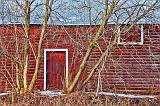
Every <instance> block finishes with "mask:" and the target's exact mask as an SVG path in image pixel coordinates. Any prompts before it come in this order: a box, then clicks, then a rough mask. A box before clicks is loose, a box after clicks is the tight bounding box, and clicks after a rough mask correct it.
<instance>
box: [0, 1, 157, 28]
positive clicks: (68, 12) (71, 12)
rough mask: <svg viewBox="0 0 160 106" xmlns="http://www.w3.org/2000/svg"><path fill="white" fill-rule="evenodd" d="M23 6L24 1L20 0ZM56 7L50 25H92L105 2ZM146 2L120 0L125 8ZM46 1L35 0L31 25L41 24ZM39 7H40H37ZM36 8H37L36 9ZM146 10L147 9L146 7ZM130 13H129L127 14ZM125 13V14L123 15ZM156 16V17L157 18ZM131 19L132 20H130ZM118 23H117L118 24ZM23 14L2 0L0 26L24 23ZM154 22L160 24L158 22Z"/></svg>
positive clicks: (60, 3)
mask: <svg viewBox="0 0 160 106" xmlns="http://www.w3.org/2000/svg"><path fill="white" fill-rule="evenodd" d="M18 1H19V2H20V4H21V5H23V0H18ZM54 1H55V2H54V5H53V7H52V14H51V17H50V19H49V22H48V23H49V24H64V25H90V24H99V23H100V22H101V20H102V16H103V9H104V5H103V0H54ZM138 1H140V2H144V0H127V3H126V2H125V3H124V0H120V2H119V5H122V4H123V6H124V7H126V6H130V5H132V4H133V3H136V2H138ZM153 1H155V0H147V3H148V4H152V3H153ZM43 3H44V0H35V2H34V3H33V5H32V6H31V11H32V12H31V23H33V24H41V23H42V17H43V14H44V5H43ZM124 4H125V5H124ZM37 5H38V6H37ZM35 7H36V8H35ZM146 8H147V7H146ZM144 9H145V7H144ZM133 11H135V14H136V12H137V11H138V10H136V8H132V9H128V10H121V11H118V12H115V13H116V14H114V15H113V17H112V18H111V19H112V20H110V23H114V21H115V20H116V15H118V16H119V17H120V18H119V19H118V21H119V22H120V23H122V22H123V21H125V20H126V18H127V16H128V15H130V14H131V13H132V12H133ZM127 12H128V13H127ZM122 13H123V14H122ZM154 15H155V16H156V17H157V19H158V18H159V17H160V13H159V11H158V10H157V12H155V14H152V15H150V18H148V19H147V21H145V20H146V19H142V20H140V21H139V22H140V23H149V22H151V21H153V19H152V16H154ZM155 16H154V17H155ZM130 19H131V18H130ZM118 21H117V22H118ZM127 21H128V20H127ZM23 22H24V18H23V12H22V10H21V9H20V8H19V6H16V5H15V3H14V0H0V24H12V23H23ZM154 22H157V23H159V21H158V20H154Z"/></svg>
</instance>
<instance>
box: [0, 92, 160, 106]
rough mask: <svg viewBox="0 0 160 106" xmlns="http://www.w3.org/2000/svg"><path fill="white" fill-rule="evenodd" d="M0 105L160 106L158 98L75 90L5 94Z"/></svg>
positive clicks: (0, 100) (0, 99) (0, 98)
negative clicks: (50, 94)
mask: <svg viewBox="0 0 160 106" xmlns="http://www.w3.org/2000/svg"><path fill="white" fill-rule="evenodd" d="M0 106H160V100H159V99H148V98H146V99H130V98H120V97H113V96H102V95H99V96H98V97H96V96H95V94H94V93H85V92H75V93H72V94H69V95H65V96H58V97H46V96H40V95H38V94H36V95H35V94H25V95H14V100H13V96H12V95H6V96H1V97H0Z"/></svg>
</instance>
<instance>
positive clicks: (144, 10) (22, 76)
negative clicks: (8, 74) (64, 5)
mask: <svg viewBox="0 0 160 106" xmlns="http://www.w3.org/2000/svg"><path fill="white" fill-rule="evenodd" d="M85 1H86V0H84V2H85ZM87 1H88V0H87ZM35 2H36V0H25V1H18V0H16V1H15V4H16V6H17V9H19V10H21V14H20V16H21V17H22V19H23V21H24V23H22V27H23V28H24V30H25V34H24V36H23V42H22V43H23V44H24V47H23V49H22V51H23V50H24V53H23V55H22V56H20V54H19V52H20V50H19V49H20V46H21V45H20V43H19V38H18V35H16V34H15V37H13V39H15V42H16V45H15V46H16V51H15V56H11V55H9V54H8V52H7V50H5V48H4V45H3V44H2V41H1V42H0V43H1V45H2V46H1V49H2V50H3V51H1V52H0V53H1V54H3V55H5V56H6V57H7V58H10V59H11V60H12V61H13V62H14V63H15V64H16V85H14V86H16V91H17V93H25V92H31V91H32V90H33V88H34V85H35V81H36V79H37V76H38V72H39V70H40V64H41V58H42V43H43V40H44V38H45V37H46V28H47V23H48V21H49V18H50V19H52V17H50V16H52V15H53V14H51V12H54V11H55V10H54V9H53V6H52V5H53V3H54V0H45V3H44V4H43V3H42V4H38V5H37V6H35V7H34V8H32V9H31V6H32V4H34V3H35ZM94 2H95V3H97V4H98V5H101V7H102V8H101V9H100V11H98V12H97V14H96V15H92V14H91V13H92V12H91V11H92V9H93V6H92V4H91V1H90V0H89V1H88V4H87V5H86V4H85V3H84V5H85V6H84V7H87V8H88V9H89V10H88V11H89V17H87V18H88V19H89V20H90V21H89V24H90V25H94V24H95V23H100V25H99V27H98V30H97V32H96V33H95V35H94V36H93V37H91V39H90V40H89V44H88V47H87V51H86V53H85V55H84V57H83V59H82V62H81V64H80V66H79V69H78V70H77V72H76V76H75V77H74V79H73V81H72V82H70V83H69V86H66V87H67V88H66V92H67V93H71V92H73V91H74V88H76V86H77V85H78V81H79V80H80V77H81V75H82V74H83V73H86V72H85V71H84V70H85V68H86V66H87V63H88V60H89V58H90V56H91V53H92V52H93V50H94V49H96V48H98V49H101V47H100V46H99V44H98V40H99V39H102V38H103V37H104V36H108V39H105V38H104V39H105V40H106V42H107V43H106V46H105V50H104V51H103V50H101V51H102V52H101V56H100V58H99V59H98V61H97V62H96V63H95V65H94V66H93V67H92V68H91V70H90V72H89V74H88V76H87V78H86V79H85V80H84V81H82V82H81V83H82V84H81V86H80V89H81V88H83V87H84V86H85V85H86V84H87V83H88V81H89V80H90V79H91V78H92V76H93V75H94V73H95V72H96V71H97V70H98V68H99V67H103V64H104V62H106V61H107V59H108V57H109V55H110V51H111V50H112V49H114V47H116V45H117V39H118V37H119V36H120V35H121V34H122V33H126V32H128V31H129V30H130V29H132V28H133V27H134V25H135V24H136V23H139V22H141V21H142V22H145V18H146V17H149V16H151V15H152V13H153V12H154V11H156V10H157V9H158V8H159V6H160V1H159V0H153V1H149V0H143V1H142V0H136V1H130V0H104V1H96V0H95V1H93V3H94ZM82 3H83V2H82ZM39 5H44V7H45V9H44V10H45V12H44V15H43V19H42V20H43V22H42V28H41V34H40V35H39V38H40V39H39V41H38V48H37V49H35V48H33V45H32V43H31V40H30V38H31V35H30V30H31V27H30V24H31V18H32V17H31V13H32V12H33V10H35V9H36V8H38V6H39ZM81 7H83V6H81ZM78 9H79V8H78ZM42 13H43V12H42ZM42 13H41V15H42ZM101 13H103V15H102V16H101ZM17 15H18V14H16V17H17ZM20 16H19V17H20ZM60 16H61V15H60ZM39 17H41V16H39ZM62 17H63V16H62ZM92 17H93V18H92ZM98 17H101V19H99V20H98ZM63 18H64V19H65V17H63ZM39 19H41V18H39ZM97 20H98V22H96V21H97ZM23 21H22V22H23ZM110 23H112V24H114V27H113V28H112V33H111V34H110V35H105V29H106V28H107V27H108V25H109V24H110ZM121 24H125V25H122V26H121ZM14 29H15V30H16V27H14ZM119 29H121V30H119ZM91 30H92V28H91ZM91 30H89V31H88V32H87V34H88V35H89V34H90V32H91ZM2 39H3V37H1V40H2ZM30 51H32V53H33V54H34V57H35V62H36V65H35V67H34V74H33V77H32V79H31V82H30V83H29V82H28V78H27V73H28V70H29V55H30Z"/></svg>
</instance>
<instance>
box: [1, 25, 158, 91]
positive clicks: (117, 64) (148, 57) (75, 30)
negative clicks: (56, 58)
mask: <svg viewBox="0 0 160 106" xmlns="http://www.w3.org/2000/svg"><path fill="white" fill-rule="evenodd" d="M113 26H114V25H113ZM31 27H32V28H31V43H32V44H33V48H34V49H36V48H37V44H38V40H39V35H40V27H41V26H37V25H32V26H31ZM97 27H98V26H95V27H93V29H92V30H91V31H90V35H87V32H88V31H89V30H90V29H89V27H88V26H81V27H78V26H65V27H64V26H48V28H47V35H46V38H45V40H44V42H43V48H67V49H68V52H69V58H68V60H69V73H70V74H69V75H70V79H71V80H72V78H73V77H74V75H75V73H76V71H77V69H78V67H79V64H80V62H81V60H82V58H83V56H84V54H85V52H86V48H87V44H88V41H89V39H90V38H93V36H94V35H95V32H96V30H97ZM111 27H112V25H111V26H109V27H107V28H106V30H105V32H104V36H103V38H100V39H99V40H98V42H97V43H98V44H99V46H100V48H101V50H102V51H104V50H105V47H106V45H107V42H108V40H109V35H110V34H111V33H112V29H111ZM15 33H17V35H18V36H19V37H18V41H19V48H23V39H24V38H23V37H22V36H21V35H22V34H23V33H24V30H23V29H22V28H21V27H20V26H18V27H17V31H16V32H15V31H14V30H13V26H1V28H0V36H1V37H2V39H3V41H2V42H3V43H4V46H5V47H6V48H7V50H8V51H9V54H10V55H15V46H14V44H15V38H14V37H13V35H14V34H15ZM0 49H1V48H0ZM35 52H36V50H35ZM110 52H111V55H110V56H109V58H108V60H107V61H106V63H105V68H104V69H103V70H102V72H101V78H102V82H101V84H102V88H103V90H104V91H113V90H114V91H119V90H130V91H132V90H137V91H139V90H144V91H145V90H147V91H152V90H155V89H157V90H158V89H159V88H160V72H159V71H160V25H144V44H143V45H117V47H116V48H115V49H113V50H110ZM19 53H23V50H22V49H20V50H19ZM100 55H101V51H100V50H99V48H95V49H94V50H93V53H92V54H91V56H90V58H89V61H88V63H87V67H86V69H85V71H84V72H85V73H84V74H83V75H82V77H81V79H84V78H85V77H86V75H87V72H89V71H90V70H91V68H92V66H94V65H95V63H96V62H97V60H98V58H99V57H100ZM20 56H22V57H23V55H20ZM51 57H52V56H51ZM5 61H7V62H5ZM29 63H30V64H29V67H30V68H29V72H28V78H29V79H31V77H32V75H33V72H34V66H35V59H34V55H33V52H32V51H30V62H29ZM4 64H5V65H6V66H7V67H6V69H7V70H9V72H10V73H11V75H12V74H13V75H12V76H11V77H15V70H14V64H12V62H11V61H10V60H9V59H8V58H7V59H5V57H4V56H0V72H1V76H0V89H1V91H2V90H4V89H5V88H11V87H10V84H9V82H8V81H7V80H6V78H5V77H4V75H3V74H2V73H5V74H6V75H7V76H9V75H8V74H7V73H6V71H5V70H6V69H5V68H4V66H3V65H4ZM99 68H100V67H99ZM43 73H44V63H43V58H42V63H41V68H40V73H39V76H38V80H37V81H36V87H35V89H40V90H42V89H43V78H44V76H43ZM97 78H98V72H96V74H95V75H94V76H93V79H92V80H91V81H90V83H89V84H87V85H86V90H95V89H96V87H97ZM9 80H10V81H11V78H10V79H9Z"/></svg>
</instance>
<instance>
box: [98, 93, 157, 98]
mask: <svg viewBox="0 0 160 106" xmlns="http://www.w3.org/2000/svg"><path fill="white" fill-rule="evenodd" d="M98 94H100V95H106V96H118V97H127V98H139V99H144V98H150V99H155V98H156V97H155V96H149V95H132V94H119V93H109V92H99V93H98Z"/></svg>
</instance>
